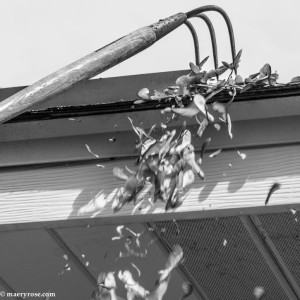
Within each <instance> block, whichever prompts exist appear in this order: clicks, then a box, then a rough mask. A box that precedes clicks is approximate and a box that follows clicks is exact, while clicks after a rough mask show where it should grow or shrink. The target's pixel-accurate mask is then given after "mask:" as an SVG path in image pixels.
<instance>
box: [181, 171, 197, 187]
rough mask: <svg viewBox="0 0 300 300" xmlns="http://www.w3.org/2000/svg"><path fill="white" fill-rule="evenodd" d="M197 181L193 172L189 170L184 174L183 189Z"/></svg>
mask: <svg viewBox="0 0 300 300" xmlns="http://www.w3.org/2000/svg"><path fill="white" fill-rule="evenodd" d="M194 181H195V175H194V172H193V171H192V170H187V171H185V172H184V173H183V178H182V187H183V188H185V187H187V186H189V185H190V184H192V183H193V182H194Z"/></svg>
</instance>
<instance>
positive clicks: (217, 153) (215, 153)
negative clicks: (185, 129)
mask: <svg viewBox="0 0 300 300" xmlns="http://www.w3.org/2000/svg"><path fill="white" fill-rule="evenodd" d="M221 151H222V149H219V150H217V151H215V152H213V153H212V154H211V155H210V156H209V157H215V156H217V155H219V154H220V153H221Z"/></svg>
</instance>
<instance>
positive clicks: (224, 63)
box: [222, 61, 232, 70]
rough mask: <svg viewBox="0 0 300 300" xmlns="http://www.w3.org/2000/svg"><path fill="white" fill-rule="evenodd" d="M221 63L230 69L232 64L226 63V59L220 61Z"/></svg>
mask: <svg viewBox="0 0 300 300" xmlns="http://www.w3.org/2000/svg"><path fill="white" fill-rule="evenodd" d="M222 64H223V65H224V66H225V67H226V68H227V69H231V70H232V65H231V64H229V63H227V62H226V61H222Z"/></svg>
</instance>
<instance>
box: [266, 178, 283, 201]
mask: <svg viewBox="0 0 300 300" xmlns="http://www.w3.org/2000/svg"><path fill="white" fill-rule="evenodd" d="M279 189H280V184H279V183H277V182H276V183H274V184H273V185H272V187H271V188H270V190H269V193H268V196H267V199H266V201H265V205H267V204H268V202H269V199H270V197H271V196H272V194H273V193H274V192H276V191H277V190H279Z"/></svg>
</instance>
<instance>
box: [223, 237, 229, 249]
mask: <svg viewBox="0 0 300 300" xmlns="http://www.w3.org/2000/svg"><path fill="white" fill-rule="evenodd" d="M227 243H228V242H227V240H225V239H224V242H223V246H224V247H226V245H227Z"/></svg>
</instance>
